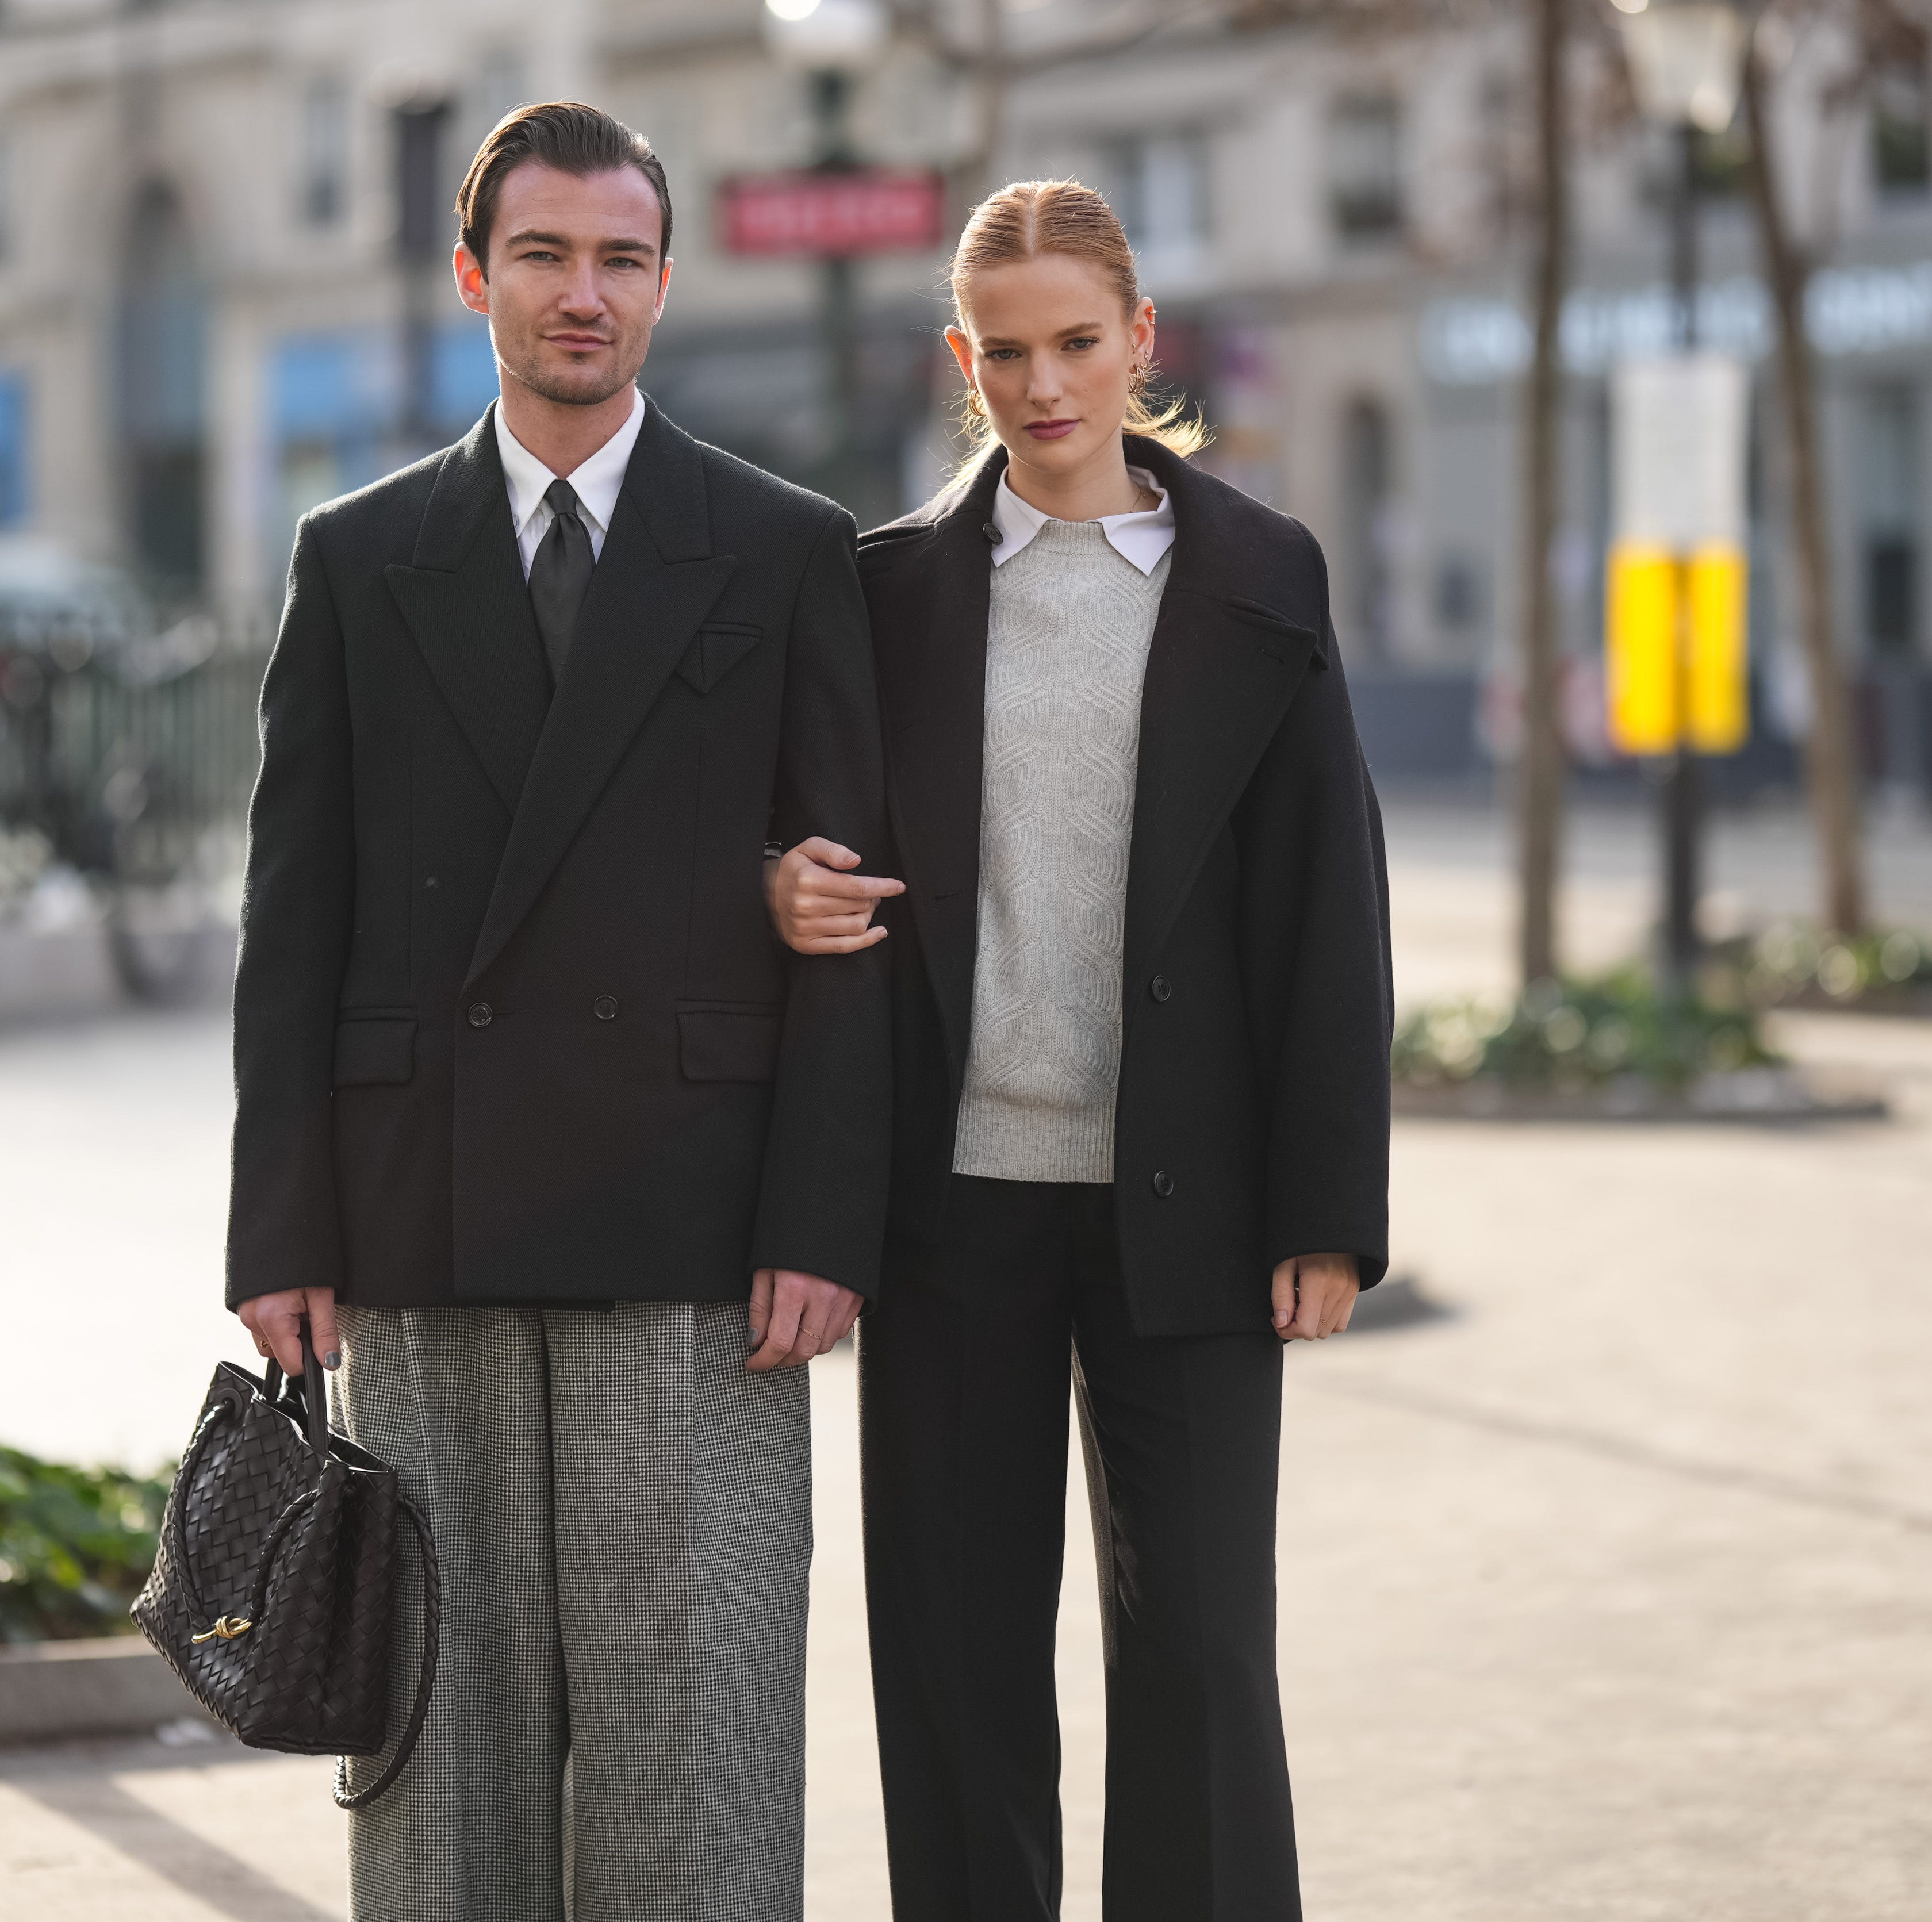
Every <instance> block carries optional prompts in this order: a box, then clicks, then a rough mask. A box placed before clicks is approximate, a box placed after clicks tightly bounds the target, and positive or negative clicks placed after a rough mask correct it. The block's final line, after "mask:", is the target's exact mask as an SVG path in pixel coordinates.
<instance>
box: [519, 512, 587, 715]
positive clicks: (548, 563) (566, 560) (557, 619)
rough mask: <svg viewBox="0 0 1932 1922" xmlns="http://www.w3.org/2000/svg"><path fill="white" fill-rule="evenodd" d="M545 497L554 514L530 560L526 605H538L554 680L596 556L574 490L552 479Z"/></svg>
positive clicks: (539, 628)
mask: <svg viewBox="0 0 1932 1922" xmlns="http://www.w3.org/2000/svg"><path fill="white" fill-rule="evenodd" d="M544 503H545V505H547V506H548V508H550V514H551V520H550V526H549V527H548V529H547V530H546V531H545V532H544V537H543V539H542V540H541V541H540V542H539V543H538V547H537V552H536V558H535V559H534V560H533V561H532V562H530V605H531V606H532V607H533V608H535V610H536V616H537V632H538V634H541V635H542V636H543V644H544V659H546V660H547V661H549V663H550V680H551V682H552V684H553V685H556V684H559V683H561V682H562V679H563V664H564V661H565V657H566V656H568V654H569V652H570V639H571V635H572V634H574V633H575V632H576V631H577V612H578V610H579V609H580V608H581V607H583V596H584V594H585V592H586V590H587V589H588V588H589V586H590V574H591V570H592V568H595V566H596V565H597V557H596V556H595V555H594V554H593V553H592V552H591V551H590V535H589V531H588V530H587V529H586V528H585V526H584V525H583V521H582V520H581V519H580V517H578V514H577V490H576V489H575V488H574V487H572V486H571V484H570V483H569V482H568V481H551V483H550V485H549V486H548V487H547V488H545V489H544Z"/></svg>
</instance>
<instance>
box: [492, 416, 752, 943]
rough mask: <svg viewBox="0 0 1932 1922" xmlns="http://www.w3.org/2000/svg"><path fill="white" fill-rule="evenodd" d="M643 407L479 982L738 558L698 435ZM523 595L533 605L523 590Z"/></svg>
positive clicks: (511, 853) (514, 842) (529, 783)
mask: <svg viewBox="0 0 1932 1922" xmlns="http://www.w3.org/2000/svg"><path fill="white" fill-rule="evenodd" d="M736 565H737V562H736V560H735V559H730V558H728V557H726V556H717V555H713V554H712V553H711V551H710V522H709V513H708V511H707V507H706V499H705V490H704V469H703V461H702V457H701V456H700V454H699V452H698V449H697V443H696V442H694V441H693V440H691V439H690V438H689V437H688V436H687V435H685V434H684V433H681V432H679V430H678V429H676V427H673V426H672V425H671V424H670V422H668V421H666V420H665V418H664V416H663V415H661V413H659V412H658V410H657V408H656V406H655V404H654V403H646V414H645V418H644V424H643V427H641V428H640V430H639V431H638V434H637V446H636V448H634V450H633V451H632V453H631V463H630V466H629V468H628V470H627V471H626V472H625V477H624V489H623V491H622V493H620V494H619V496H618V498H617V506H616V511H615V513H614V514H613V517H612V520H611V525H610V532H609V533H608V535H607V536H606V537H605V539H604V551H603V553H602V555H601V556H600V557H599V559H598V563H597V568H596V571H595V573H594V574H592V576H591V578H590V589H589V593H588V594H587V595H586V596H585V598H584V603H583V613H582V614H581V615H580V616H579V618H578V622H577V633H576V636H575V638H574V640H572V642H571V649H570V658H569V660H568V662H567V664H565V668H564V673H563V679H562V682H561V684H560V685H559V687H558V688H557V690H556V697H555V698H554V699H553V700H552V701H551V703H550V715H549V718H548V720H547V721H546V722H545V724H544V727H543V731H542V735H541V739H539V740H538V742H537V743H536V747H535V754H534V756H533V757H532V760H531V761H530V763H529V778H528V779H527V780H526V782H525V784H524V786H523V795H522V799H521V802H520V805H518V807H517V813H516V819H515V820H514V823H512V824H511V829H510V839H509V844H508V847H506V848H505V850H504V852H503V859H502V865H501V866H500V867H499V868H498V870H497V873H496V887H495V889H494V891H493V893H492V894H491V895H490V906H489V909H488V911H487V913H485V915H484V919H483V928H482V931H481V934H479V935H478V938H477V943H476V949H475V953H474V954H473V955H472V957H471V959H470V964H469V977H470V979H472V981H473V980H474V979H475V978H476V977H477V976H478V975H480V974H481V973H482V972H483V971H484V969H485V968H487V967H488V966H489V965H490V963H491V962H492V961H494V960H495V959H496V957H497V956H498V955H499V954H501V953H502V950H503V947H504V945H505V943H506V942H507V941H508V940H509V938H510V937H511V935H512V934H514V932H515V931H516V930H517V926H518V925H519V924H520V922H522V920H523V917H524V916H526V914H528V913H529V911H530V910H531V908H532V907H533V906H535V903H536V900H537V898H538V895H540V894H541V893H542V892H543V889H544V884H545V883H547V881H548V880H549V879H550V875H551V874H552V873H553V872H554V871H555V869H556V865H557V863H558V862H559V861H560V860H561V859H562V858H563V855H564V853H565V850H567V849H568V847H569V846H570V844H571V841H573V840H574V838H576V835H577V830H578V829H580V827H582V826H583V823H584V820H585V818H586V817H587V816H588V815H589V812H590V811H591V809H592V808H593V807H594V806H595V805H596V802H597V797H598V795H599V794H601V793H602V792H603V790H604V785H605V784H606V783H607V781H609V780H610V776H611V775H612V774H613V772H615V771H616V766H617V763H619V760H622V757H623V755H624V753H625V750H626V749H627V748H628V747H629V745H630V744H631V741H632V739H634V737H635V736H636V734H637V730H638V728H639V727H640V726H641V725H642V724H643V719H644V716H645V715H646V714H647V713H648V712H649V710H650V707H651V705H652V703H653V702H654V701H655V700H656V699H657V698H658V695H659V694H661V693H662V691H664V683H665V682H666V681H667V679H669V678H670V675H671V673H672V672H673V670H674V669H675V668H676V666H677V664H678V662H679V658H680V657H681V656H682V655H683V654H684V652H685V650H686V649H688V647H689V646H690V645H691V640H692V637H694V635H695V634H696V633H697V628H698V625H699V623H700V622H701V621H702V620H703V619H704V616H706V614H707V613H709V612H710V610H711V609H712V607H713V606H714V605H715V604H716V602H717V600H718V596H719V595H721V593H722V592H724V585H725V583H726V582H727V581H728V580H730V577H731V574H732V571H733V569H734V568H736ZM518 598H520V600H522V601H523V604H524V606H525V608H526V610H527V607H528V601H529V597H528V595H527V594H521V593H520V595H519V597H518ZM526 618H528V616H527V613H526Z"/></svg>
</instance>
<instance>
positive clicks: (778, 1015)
mask: <svg viewBox="0 0 1932 1922" xmlns="http://www.w3.org/2000/svg"><path fill="white" fill-rule="evenodd" d="M783 1031H784V1009H783V1008H782V1007H781V1006H778V1004H777V1003H775V1002H770V1001H686V1002H682V1003H679V1007H678V1010H677V1057H678V1065H679V1066H680V1067H681V1068H682V1069H683V1070H684V1078H685V1080H686V1081H769V1080H771V1078H772V1077H773V1076H774V1075H775V1074H776V1073H777V1072H778V1040H779V1037H780V1036H781V1034H782V1033H783Z"/></svg>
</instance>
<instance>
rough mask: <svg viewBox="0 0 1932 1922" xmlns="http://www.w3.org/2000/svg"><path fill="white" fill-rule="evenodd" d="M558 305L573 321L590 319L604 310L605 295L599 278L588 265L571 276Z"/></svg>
mask: <svg viewBox="0 0 1932 1922" xmlns="http://www.w3.org/2000/svg"><path fill="white" fill-rule="evenodd" d="M557 304H558V305H559V306H560V307H562V309H563V310H564V312H565V313H567V314H568V315H569V316H571V319H578V320H583V319H590V318H592V316H595V315H596V314H598V313H602V312H603V310H604V295H603V294H602V292H601V291H600V289H598V285H597V276H596V274H595V272H593V271H592V269H591V268H590V267H589V265H588V264H587V263H586V265H583V266H582V267H580V268H578V269H577V271H575V272H574V274H571V276H570V278H569V280H568V281H567V282H566V283H565V286H564V289H563V291H562V294H561V295H559V297H558V301H557Z"/></svg>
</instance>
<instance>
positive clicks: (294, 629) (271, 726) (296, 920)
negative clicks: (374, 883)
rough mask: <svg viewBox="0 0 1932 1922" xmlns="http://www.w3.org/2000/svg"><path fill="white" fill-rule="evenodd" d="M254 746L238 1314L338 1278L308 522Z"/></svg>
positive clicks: (339, 887) (338, 709)
mask: <svg viewBox="0 0 1932 1922" xmlns="http://www.w3.org/2000/svg"><path fill="white" fill-rule="evenodd" d="M261 742H262V768H261V772H260V775H259V777H258V778H257V781H256V783H255V793H254V799H253V801H252V802H251V804H250V806H249V811H248V871H247V877H246V880H245V884H244V889H243V893H242V946H241V955H240V959H239V964H238V967H237V969H236V977H235V1104H236V1105H235V1138H234V1145H233V1156H232V1160H231V1180H230V1187H229V1217H228V1291H227V1299H228V1305H229V1307H231V1308H233V1307H236V1306H239V1305H240V1303H242V1302H244V1301H246V1300H248V1299H249V1298H250V1297H252V1296H254V1295H258V1294H270V1293H272V1292H275V1291H277V1290H280V1289H283V1288H340V1287H341V1285H342V1282H343V1279H344V1277H343V1267H342V1262H343V1256H342V1237H341V1227H340V1225H339V1222H338V1215H337V1210H336V1194H335V1156H334V1147H333V1141H332V1123H331V1114H332V1096H331V1093H330V1082H331V1074H330V1066H331V1057H332V1054H333V1051H334V1045H335V1008H336V1000H337V997H338V993H339V991H340V990H341V983H342V975H343V970H344V967H345V966H346V965H347V959H348V953H349V943H350V933H351V928H350V923H351V920H352V918H353V911H354V910H353V903H354V897H355V885H356V872H355V869H356V841H355V823H354V811H353V808H354V803H353V790H352V787H351V741H350V717H349V694H348V686H347V678H346V675H345V672H344V661H343V646H342V631H341V625H340V624H339V623H338V619H337V617H336V612H335V604H334V601H332V598H331V596H330V593H329V582H328V578H327V576H326V573H325V571H324V569H323V561H322V556H321V555H320V552H319V551H318V549H317V539H316V534H315V529H314V526H313V525H312V523H310V522H308V521H306V520H305V522H304V523H303V524H302V527H301V529H299V531H298V533H297V535H296V550H295V556H294V559H293V561H292V562H290V568H289V588H288V599H287V603H286V604H285V605H284V609H283V613H282V625H281V634H280V635H279V636H278V638H277V640H276V643H275V653H274V655H273V657H272V658H271V660H270V661H269V672H268V678H267V679H266V681H265V682H263V687H262V709H261Z"/></svg>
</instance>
